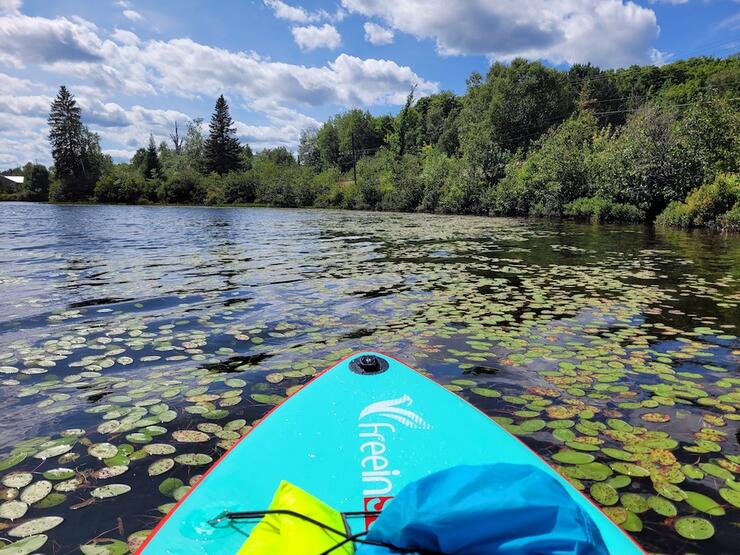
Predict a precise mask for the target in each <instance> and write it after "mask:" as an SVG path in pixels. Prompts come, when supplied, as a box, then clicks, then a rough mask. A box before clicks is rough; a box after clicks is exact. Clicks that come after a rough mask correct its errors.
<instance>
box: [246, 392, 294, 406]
mask: <svg viewBox="0 0 740 555" xmlns="http://www.w3.org/2000/svg"><path fill="white" fill-rule="evenodd" d="M250 397H251V398H252V399H254V400H255V401H256V402H258V403H260V404H263V405H277V404H280V403H282V402H283V400H284V399H285V398H284V397H281V396H280V395H268V394H265V393H252V394H251V395H250Z"/></svg>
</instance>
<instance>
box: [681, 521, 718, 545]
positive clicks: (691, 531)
mask: <svg viewBox="0 0 740 555" xmlns="http://www.w3.org/2000/svg"><path fill="white" fill-rule="evenodd" d="M673 526H674V528H675V529H676V532H678V534H679V535H681V536H683V537H684V538H686V539H689V540H708V539H709V538H711V537H712V536H714V526H713V525H712V523H711V522H709V521H708V520H706V519H704V518H699V517H694V516H685V517H682V518H679V519H677V520H676V521H675V522H674V523H673Z"/></svg>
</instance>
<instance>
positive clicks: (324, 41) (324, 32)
mask: <svg viewBox="0 0 740 555" xmlns="http://www.w3.org/2000/svg"><path fill="white" fill-rule="evenodd" d="M290 32H291V33H293V38H294V39H295V41H296V43H297V44H298V46H299V47H300V49H301V50H315V49H317V48H330V49H332V50H333V49H335V48H338V47H339V45H340V44H342V35H340V34H339V31H337V29H336V27H334V26H333V25H329V24H328V23H324V24H323V25H322V26H321V27H318V26H316V25H307V26H305V27H291V29H290Z"/></svg>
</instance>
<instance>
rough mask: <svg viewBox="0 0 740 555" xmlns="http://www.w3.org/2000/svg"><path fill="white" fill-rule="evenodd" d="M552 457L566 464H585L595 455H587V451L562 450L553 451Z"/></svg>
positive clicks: (593, 458) (592, 459)
mask: <svg viewBox="0 0 740 555" xmlns="http://www.w3.org/2000/svg"><path fill="white" fill-rule="evenodd" d="M552 458H553V459H555V460H556V461H558V462H560V463H566V464H586V463H590V462H592V461H594V460H595V459H596V457H594V456H593V455H589V454H588V453H581V452H579V451H570V450H567V449H566V450H564V451H560V452H558V453H555V454H554V455H553V456H552Z"/></svg>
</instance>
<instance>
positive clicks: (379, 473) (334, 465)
mask: <svg viewBox="0 0 740 555" xmlns="http://www.w3.org/2000/svg"><path fill="white" fill-rule="evenodd" d="M369 354H373V355H375V357H377V360H378V364H379V366H378V367H368V368H364V367H363V365H361V364H358V362H359V357H361V356H363V355H369ZM366 360H368V359H366ZM370 441H372V442H373V445H374V447H373V456H371V457H368V455H367V452H368V450H367V449H364V450H363V445H364V444H366V443H368V442H370ZM379 445H382V449H381V448H380V447H379ZM496 462H507V463H515V464H530V465H534V466H536V467H538V468H540V469H542V470H543V471H545V472H547V473H548V474H549V475H551V476H553V477H554V478H556V479H557V480H558V481H559V482H560V483H562V484H563V486H564V487H565V488H566V489H567V491H568V492H569V493H570V495H571V497H572V498H573V500H574V501H575V502H576V503H577V504H578V505H579V506H581V507H582V508H583V509H584V510H585V511H586V512H587V513H588V515H590V517H591V518H592V519H593V521H594V522H595V523H596V525H597V526H598V527H599V530H600V531H601V534H602V537H603V539H604V541H605V543H606V545H607V547H608V548H609V551H610V553H613V554H618V555H632V554H641V553H643V551H642V550H641V549H640V548H639V547H638V546H637V545H636V544H635V542H634V541H633V540H632V539H631V538H630V537H629V536H628V535H627V534H626V533H625V532H624V531H622V530H621V529H620V528H619V527H618V526H617V525H615V524H614V523H613V522H612V521H611V520H609V519H608V518H607V516H606V515H605V514H604V513H602V512H601V511H600V510H599V509H598V508H597V507H596V506H595V505H593V504H592V503H591V502H590V501H589V500H588V499H587V498H586V497H584V496H583V495H582V494H581V493H580V492H579V491H578V490H576V489H575V488H574V487H573V486H571V485H570V484H569V483H568V482H567V481H566V480H565V479H563V478H561V477H560V475H559V474H557V472H555V470H553V469H552V468H551V467H550V466H549V465H548V464H547V463H545V462H544V461H543V460H542V459H540V458H539V457H538V456H537V455H536V454H535V453H534V452H532V451H531V450H530V449H528V448H527V447H526V446H525V445H524V444H523V443H521V442H520V441H519V440H518V439H516V438H515V437H514V436H512V435H511V434H509V433H508V432H507V431H506V430H504V429H503V428H502V427H500V426H499V425H498V424H496V423H495V422H494V421H493V420H491V419H490V418H489V417H488V416H486V415H485V414H483V413H482V412H480V411H479V410H477V409H476V408H475V407H473V406H472V405H470V404H468V403H467V402H465V400H463V399H461V398H460V397H458V396H457V395H454V394H453V393H451V392H449V391H447V390H446V389H445V388H443V387H441V386H440V385H438V384H437V383H435V382H433V381H432V380H430V379H429V378H427V377H425V376H423V375H422V374H420V373H418V372H416V371H415V370H413V369H412V368H410V367H408V366H406V365H405V364H403V363H401V362H399V361H397V360H395V359H393V358H391V357H388V356H384V355H379V354H376V353H359V354H355V355H352V356H351V357H348V358H346V359H344V360H342V361H340V362H339V363H337V364H336V365H334V366H333V367H330V368H328V369H327V370H325V371H324V372H322V373H321V374H319V375H318V376H317V377H316V378H314V379H313V380H312V381H311V382H309V383H308V384H307V385H306V386H305V387H303V388H302V389H301V390H299V391H298V392H297V393H295V394H294V395H293V396H291V397H290V398H289V399H287V400H286V401H285V402H283V403H282V404H281V405H279V406H278V407H277V408H276V409H275V410H273V411H272V412H271V413H270V414H269V415H268V416H267V417H265V418H264V419H263V420H262V421H261V422H260V423H259V425H257V426H255V427H254V428H253V429H252V430H251V432H249V433H248V434H247V435H246V436H244V437H243V438H242V439H241V440H240V441H239V442H238V443H237V444H236V445H235V446H234V447H233V448H232V449H231V450H230V451H228V452H227V453H226V454H225V455H224V456H223V457H221V458H220V459H219V460H218V461H217V462H216V463H215V464H214V465H213V466H212V467H211V469H210V470H209V471H208V472H207V473H206V474H205V475H204V477H203V478H202V479H201V480H200V482H199V483H198V484H197V485H196V486H195V487H193V488H192V489H191V490H190V492H189V493H188V494H187V495H186V496H185V497H183V498H182V499H181V500H180V501H179V502H178V504H177V505H176V506H175V507H174V508H173V509H172V510H171V511H170V513H169V514H168V515H167V516H166V517H165V518H164V519H163V520H162V521H161V522H160V524H159V526H157V528H156V529H155V530H154V531H153V532H152V534H151V536H150V537H149V538H148V539H147V541H146V543H144V545H143V546H142V548H141V549H140V550H139V553H145V554H147V555H155V554H164V553H168V554H170V553H171V554H175V553H177V554H182V553H188V554H190V553H194V554H201V553H207V554H232V553H236V552H237V551H238V550H239V548H240V547H241V546H242V544H243V543H244V541H245V539H246V536H247V535H248V534H249V532H250V530H251V529H252V528H253V527H254V523H253V522H252V523H248V522H237V523H234V524H233V526H229V527H214V526H211V525H210V524H208V521H209V520H212V519H214V518H215V517H217V516H218V515H220V514H221V513H223V512H224V511H234V512H237V511H257V510H263V509H267V507H268V506H269V504H270V501H271V500H272V497H273V494H274V493H275V490H276V489H277V487H278V485H279V484H280V482H281V480H287V481H288V482H291V483H293V484H295V485H297V486H299V487H300V488H302V489H304V490H305V491H307V492H309V493H311V494H312V495H315V496H316V497H318V498H319V499H321V500H322V501H324V502H325V503H327V504H328V505H330V506H331V507H333V508H335V509H337V510H339V511H342V512H355V511H377V510H382V508H383V506H384V505H385V504H386V503H388V502H389V501H390V500H391V499H392V498H393V496H394V495H396V494H397V493H398V492H399V491H400V490H401V488H403V486H404V485H405V484H407V483H408V482H411V481H415V480H417V479H419V478H422V477H424V476H427V475H429V474H431V473H433V472H437V471H439V470H443V469H446V468H450V467H452V466H457V465H462V464H466V465H478V464H490V463H496ZM365 525H366V523H365V522H363V520H362V519H359V520H358V521H357V522H353V527H354V528H356V530H353V531H361V530H364V527H365Z"/></svg>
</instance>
